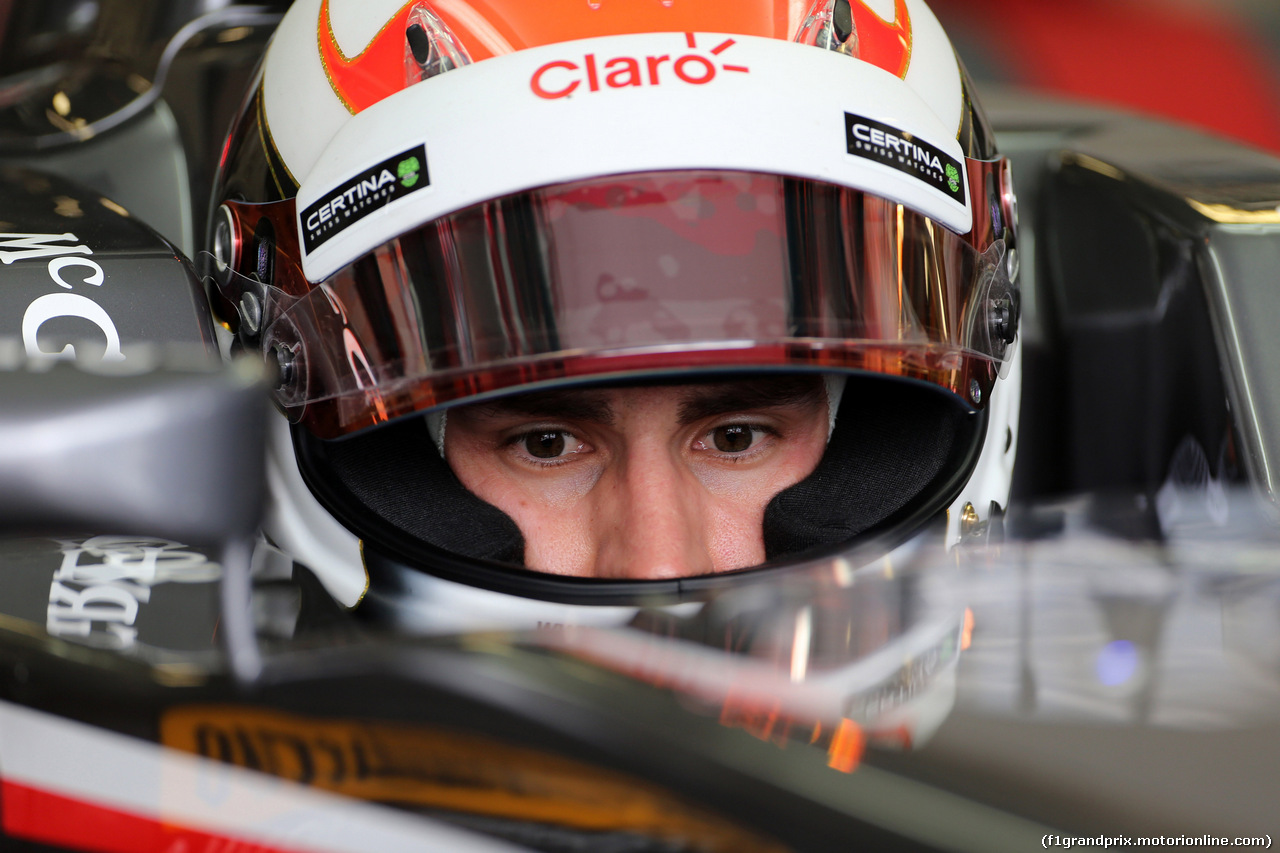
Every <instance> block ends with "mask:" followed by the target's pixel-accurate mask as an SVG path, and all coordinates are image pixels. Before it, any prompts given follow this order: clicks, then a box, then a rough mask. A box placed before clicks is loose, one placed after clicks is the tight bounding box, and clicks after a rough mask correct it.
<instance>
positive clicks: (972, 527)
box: [960, 502, 986, 538]
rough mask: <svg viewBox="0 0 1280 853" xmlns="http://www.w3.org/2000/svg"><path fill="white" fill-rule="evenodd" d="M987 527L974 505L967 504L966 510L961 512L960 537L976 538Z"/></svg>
mask: <svg viewBox="0 0 1280 853" xmlns="http://www.w3.org/2000/svg"><path fill="white" fill-rule="evenodd" d="M985 526H986V525H984V524H983V523H982V520H981V519H980V518H978V511H977V510H976V509H974V506H973V504H972V503H968V502H966V503H965V505H964V509H962V510H960V535H961V536H964V537H965V538H968V537H970V536H974V535H976V534H978V533H981V532H982V529H983V528H984V527H985Z"/></svg>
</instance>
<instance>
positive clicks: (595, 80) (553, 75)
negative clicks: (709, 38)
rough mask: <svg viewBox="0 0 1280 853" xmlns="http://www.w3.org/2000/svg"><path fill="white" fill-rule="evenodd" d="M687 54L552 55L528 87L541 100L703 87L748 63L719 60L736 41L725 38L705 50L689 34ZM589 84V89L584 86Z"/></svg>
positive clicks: (686, 34)
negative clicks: (649, 88)
mask: <svg viewBox="0 0 1280 853" xmlns="http://www.w3.org/2000/svg"><path fill="white" fill-rule="evenodd" d="M685 44H686V46H687V47H688V49H689V52H687V53H683V54H679V55H673V54H674V53H675V51H672V53H654V54H648V55H646V56H608V57H606V56H601V55H597V54H595V53H585V54H583V55H582V56H580V57H574V58H572V59H554V60H552V61H550V62H547V63H544V64H543V65H541V66H539V67H538V69H537V70H536V71H534V72H533V76H532V77H530V78H529V88H530V89H532V90H533V93H534V94H535V95H537V96H538V97H539V98H546V99H547V100H556V99H557V98H567V97H569V96H570V95H573V94H574V93H575V92H599V91H602V90H605V89H627V88H635V87H644V86H661V85H664V84H665V85H673V84H676V85H689V86H705V85H706V84H708V83H710V82H711V81H713V80H715V79H716V77H717V76H719V75H720V73H721V72H724V71H729V72H736V73H739V74H745V73H747V72H748V71H749V70H750V69H748V68H747V67H746V66H744V65H731V64H728V63H724V62H721V61H720V58H721V54H723V53H725V52H726V51H728V50H729V49H730V48H732V47H733V46H734V44H736V42H735V41H734V40H733V39H725V40H723V41H722V42H720V43H719V44H717V45H716V46H715V47H713V48H711V49H710V50H709V51H706V52H705V53H703V52H701V51H699V50H698V45H697V36H696V35H695V34H694V33H685ZM584 87H585V88H584Z"/></svg>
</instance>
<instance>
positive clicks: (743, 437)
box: [711, 424, 754, 453]
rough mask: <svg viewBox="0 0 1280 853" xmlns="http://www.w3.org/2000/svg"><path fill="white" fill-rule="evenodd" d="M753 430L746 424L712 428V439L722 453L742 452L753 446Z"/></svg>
mask: <svg viewBox="0 0 1280 853" xmlns="http://www.w3.org/2000/svg"><path fill="white" fill-rule="evenodd" d="M753 432H754V430H752V429H751V427H749V426H747V425H746V424H729V425H728V426H722V427H717V428H716V429H714V430H712V431H711V435H712V439H711V440H712V442H713V443H714V444H715V446H716V450H719V451H720V452H721V453H741V452H742V451H744V450H746V449H748V448H749V447H751V444H752V442H753V440H754V435H753Z"/></svg>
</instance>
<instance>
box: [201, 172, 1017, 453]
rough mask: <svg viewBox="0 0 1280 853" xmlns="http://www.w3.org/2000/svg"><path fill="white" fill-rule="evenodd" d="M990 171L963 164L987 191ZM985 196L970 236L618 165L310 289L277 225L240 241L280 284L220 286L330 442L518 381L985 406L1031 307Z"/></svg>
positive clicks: (698, 177)
mask: <svg viewBox="0 0 1280 853" xmlns="http://www.w3.org/2000/svg"><path fill="white" fill-rule="evenodd" d="M990 177H991V176H990V175H985V174H984V173H983V172H982V171H981V169H978V170H976V171H971V174H970V186H971V187H972V188H974V189H975V190H979V191H982V192H983V194H982V195H976V196H975V197H976V198H982V197H983V195H987V193H986V192H985V191H983V190H985V187H984V184H985V185H986V187H991V186H995V187H999V186H1000V182H999V181H998V180H996V181H992V180H989V178H990ZM980 188H982V189H980ZM990 198H992V199H993V203H992V204H989V205H987V206H986V208H985V210H984V209H983V208H982V206H980V205H975V209H978V210H979V211H981V212H982V213H983V214H984V215H982V216H980V217H979V221H978V222H976V223H975V229H974V232H973V235H977V236H976V237H975V236H971V237H970V238H965V237H961V236H958V235H956V234H955V233H953V232H951V231H949V230H947V229H946V228H943V227H942V226H940V225H938V224H936V223H934V222H933V221H931V220H930V219H928V218H926V217H924V216H922V215H920V214H918V213H915V212H913V211H912V210H909V209H907V208H905V207H903V206H902V205H899V204H895V203H893V202H891V201H887V200H885V199H883V198H879V197H876V196H871V195H868V194H865V193H862V192H860V191H857V190H852V189H848V188H844V187H839V186H835V185H830V184H824V183H819V182H814V181H806V180H797V179H792V178H785V177H779V176H774V175H760V174H749V173H726V172H688V171H684V172H668V173H648V174H640V175H633V176H624V177H610V178H604V179H597V180H591V181H584V182H579V183H574V184H568V185H562V186H557V187H554V188H548V189H540V190H535V191H531V192H525V193H520V194H517V195H514V196H509V197H506V198H502V199H497V200H494V201H490V202H485V203H483V204H479V205H476V206H473V207H470V208H467V209H464V210H461V211H459V212H457V213H454V214H452V215H449V216H447V217H444V218H442V219H439V220H436V221H434V222H431V223H428V224H426V225H424V226H422V227H419V228H417V229H414V230H412V231H410V232H408V233H406V234H404V235H402V236H400V237H399V238H397V239H395V240H392V241H390V242H389V243H387V244H385V245H383V246H381V247H380V248H378V249H377V250H375V251H374V252H372V253H370V254H369V255H366V256H365V257H363V258H361V259H359V260H357V261H355V262H354V263H352V264H350V265H349V266H347V267H346V268H344V269H342V270H341V271H339V272H338V273H336V274H335V275H333V276H332V277H330V278H329V279H328V280H326V281H324V282H322V283H320V284H318V285H315V286H311V285H309V284H307V283H306V282H305V280H304V279H303V278H302V277H301V272H300V270H298V268H297V266H296V264H295V263H294V262H292V261H289V260H288V258H289V257H297V254H296V252H292V253H291V252H290V251H289V248H290V247H289V246H288V245H287V244H288V242H289V240H296V237H293V235H292V233H290V232H288V231H286V228H285V227H284V226H283V217H281V219H282V226H281V228H279V229H278V233H281V240H280V241H279V242H276V243H275V245H276V246H278V247H279V248H280V249H281V251H279V252H278V253H277V254H276V255H275V258H274V259H273V260H272V259H265V260H264V259H263V258H262V257H260V255H261V253H259V256H256V257H255V256H254V255H253V252H252V251H241V252H240V253H239V254H242V255H245V256H248V257H250V260H252V262H253V263H256V264H257V269H258V274H257V275H256V276H255V278H257V279H262V280H266V281H271V282H272V284H271V285H269V286H268V285H262V284H260V283H259V282H258V281H255V280H249V279H247V278H245V277H244V276H242V275H235V274H231V275H227V274H224V279H225V280H226V284H225V285H224V288H223V290H224V293H225V294H227V295H228V296H230V297H231V300H232V302H233V303H240V304H243V292H244V291H246V290H248V291H252V292H253V293H254V296H255V299H256V300H257V301H258V302H259V303H260V304H261V306H262V313H261V316H260V317H255V318H254V320H255V322H254V324H253V325H254V326H255V327H257V328H258V329H260V332H259V337H260V343H261V345H262V347H263V350H264V352H267V353H274V354H275V356H276V357H277V358H278V359H279V360H280V362H281V364H282V384H281V387H280V388H279V389H278V392H277V399H278V401H279V402H280V403H281V405H282V406H284V407H285V409H286V410H287V411H289V413H290V414H291V416H293V417H294V418H295V419H297V420H299V421H301V422H302V423H303V424H304V425H305V426H306V427H308V428H309V429H310V430H311V431H312V432H313V433H314V434H316V435H318V436H320V437H336V436H340V435H344V434H347V433H351V432H354V431H356V430H359V429H362V428H365V427H368V426H372V425H374V424H376V423H379V422H382V421H386V420H390V419H393V418H396V417H399V416H402V415H406V414H409V413H412V412H415V411H420V410H424V409H427V408H431V407H434V406H439V405H444V404H448V403H451V402H454V401H461V400H471V399H474V398H476V397H479V396H486V395H494V394H498V393H502V392H504V391H506V390H508V389H510V390H515V389H517V388H519V389H521V390H527V389H528V388H529V387H530V386H534V387H537V386H539V385H545V384H549V383H555V382H559V381H563V380H573V381H582V380H584V379H624V378H627V377H631V376H641V375H662V374H670V373H680V372H687V371H690V370H697V371H702V372H706V371H708V370H716V369H751V370H759V369H761V368H764V369H769V368H785V369H796V368H810V369H858V370H867V371H874V372H878V373H884V374H891V375H899V376H904V377H910V378H914V379H920V380H925V381H928V382H932V383H935V384H938V385H940V386H942V387H944V388H946V389H948V390H950V391H952V392H954V393H956V394H958V395H960V396H961V397H963V398H964V399H965V400H966V401H968V402H969V403H970V404H971V405H973V406H975V407H979V406H981V405H982V404H983V402H984V401H985V399H986V396H987V394H988V392H989V391H990V389H991V386H992V384H993V382H994V380H995V378H996V376H997V375H998V373H999V370H1000V368H1001V365H1002V364H1003V363H1004V362H1005V361H1006V360H1007V359H1008V358H1009V356H1010V354H1011V345H1012V342H1013V338H1014V334H1013V332H1014V329H1015V328H1016V313H1017V293H1016V290H1015V288H1014V287H1013V285H1012V284H1011V283H1010V280H1009V275H1008V268H1009V264H1008V263H1007V262H1006V242H1005V240H1004V239H1002V238H1003V236H1005V235H1010V234H1011V233H1012V232H1011V229H1010V227H1009V225H1008V222H1007V220H1008V216H1007V215H1005V213H1004V212H1002V211H1005V210H1007V208H1003V207H1001V204H1000V198H999V193H998V192H997V193H996V194H994V195H992V196H990ZM255 207H258V206H253V205H230V206H229V208H230V210H231V214H232V220H233V222H234V226H233V230H234V231H235V232H236V233H238V234H246V233H253V232H255V231H258V232H261V231H262V230H263V227H264V226H263V220H262V216H263V215H264V214H262V211H258V210H254V208H255ZM261 207H264V208H265V207H267V206H261ZM268 224H269V222H268ZM246 242H247V241H246ZM263 245H266V244H265V243H263V242H262V241H259V242H258V246H259V247H261V246H263ZM233 266H235V263H234V262H233ZM239 268H240V269H241V272H243V271H244V264H240V265H239ZM242 313H243V309H242Z"/></svg>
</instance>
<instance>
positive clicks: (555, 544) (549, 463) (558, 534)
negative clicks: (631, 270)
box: [445, 376, 828, 579]
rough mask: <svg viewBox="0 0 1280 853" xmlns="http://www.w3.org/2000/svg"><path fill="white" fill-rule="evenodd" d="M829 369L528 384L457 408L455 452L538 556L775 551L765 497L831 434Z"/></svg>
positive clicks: (543, 567)
mask: <svg viewBox="0 0 1280 853" xmlns="http://www.w3.org/2000/svg"><path fill="white" fill-rule="evenodd" d="M827 425H828V420H827V397H826V392H825V390H824V388H823V383H822V380H821V379H820V378H818V377H799V378H798V377H795V376H789V377H778V378H765V379H759V378H753V379H750V380H743V381H729V382H716V383H709V384H706V385H675V386H670V385H667V386H652V387H628V388H604V389H578V390H565V391H548V392H544V393H533V394H526V395H523V396H519V397H513V398H509V399H506V400H501V401H498V402H495V403H491V404H482V405H475V406H469V407H466V408H461V409H454V410H452V411H450V412H449V418H448V426H447V429H446V430H445V458H446V460H447V461H448V463H449V466H450V467H451V468H452V469H453V471H454V473H455V474H456V475H457V477H458V479H459V480H461V481H462V484H463V485H464V486H466V487H467V488H468V489H469V490H471V491H472V492H473V493H474V494H476V495H478V496H479V497H481V498H482V499H484V500H486V501H488V502H489V503H491V504H493V505H494V506H496V507H498V508H499V509H501V510H503V511H504V512H505V513H507V515H509V516H511V518H512V519H514V520H515V522H516V524H517V525H518V526H519V528H520V530H521V532H522V533H523V534H524V538H525V554H524V557H525V564H526V565H527V566H528V567H529V568H531V569H537V570H539V571H544V572H552V573H555V574H562V575H577V576H581V577H597V578H636V579H641V578H643V579H655V578H673V577H685V576H690V575H701V574H707V573H710V572H721V571H727V570H730V569H739V568H745V567H747V566H754V565H756V564H758V563H761V562H763V561H764V558H765V553H764V537H763V520H764V510H765V507H766V506H767V505H768V503H769V501H770V499H772V498H773V496H774V495H776V494H777V493H778V492H780V491H782V490H783V489H785V488H787V487H788V486H791V485H793V484H795V483H798V482H799V481H801V480H803V479H804V478H805V477H807V476H808V475H809V474H810V473H811V472H812V471H813V469H814V468H815V467H816V466H817V464H818V460H819V459H821V458H822V454H823V451H824V449H825V448H826V441H827V428H828V426H827Z"/></svg>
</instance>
